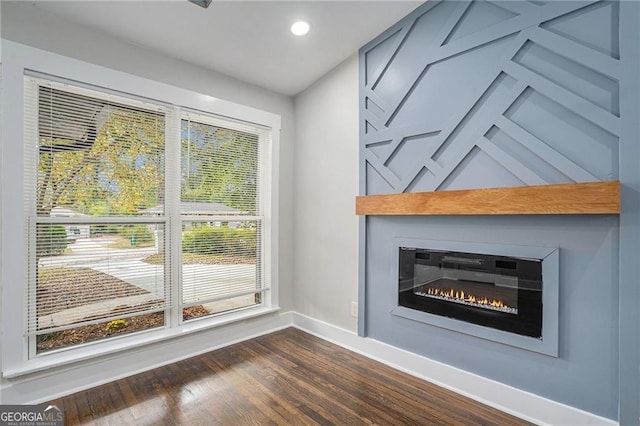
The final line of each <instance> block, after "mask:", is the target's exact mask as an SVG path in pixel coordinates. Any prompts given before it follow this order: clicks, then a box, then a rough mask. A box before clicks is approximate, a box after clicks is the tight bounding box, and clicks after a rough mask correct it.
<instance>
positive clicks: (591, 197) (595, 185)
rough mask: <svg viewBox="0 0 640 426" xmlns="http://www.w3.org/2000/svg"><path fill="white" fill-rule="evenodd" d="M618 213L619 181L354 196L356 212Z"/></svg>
mask: <svg viewBox="0 0 640 426" xmlns="http://www.w3.org/2000/svg"><path fill="white" fill-rule="evenodd" d="M619 213H620V182H619V181H609V182H587V183H569V184H558V185H539V186H517V187H507V188H486V189H465V190H456V191H436V192H412V193H403V194H388V195H363V196H358V197H356V214H357V215H398V216H400V215H403V216H407V215H524V214H619Z"/></svg>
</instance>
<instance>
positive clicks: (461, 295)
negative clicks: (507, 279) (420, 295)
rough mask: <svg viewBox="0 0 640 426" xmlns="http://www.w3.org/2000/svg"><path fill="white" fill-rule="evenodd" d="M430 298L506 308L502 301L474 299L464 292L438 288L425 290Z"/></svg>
mask: <svg viewBox="0 0 640 426" xmlns="http://www.w3.org/2000/svg"><path fill="white" fill-rule="evenodd" d="M427 294H428V295H430V296H443V297H447V298H449V299H458V300H461V301H463V302H469V303H475V304H477V305H488V306H493V307H494V308H508V306H507V305H506V304H505V303H504V302H503V301H502V300H495V299H488V298H486V297H476V296H474V295H472V294H465V292H464V291H462V290H460V291H454V290H453V289H451V290H440V289H439V288H430V289H428V290H427Z"/></svg>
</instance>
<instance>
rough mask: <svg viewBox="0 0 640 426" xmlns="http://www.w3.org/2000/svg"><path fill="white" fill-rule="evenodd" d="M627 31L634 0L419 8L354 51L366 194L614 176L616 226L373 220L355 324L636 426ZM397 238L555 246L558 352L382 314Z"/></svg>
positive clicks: (635, 21)
mask: <svg viewBox="0 0 640 426" xmlns="http://www.w3.org/2000/svg"><path fill="white" fill-rule="evenodd" d="M620 22H625V24H624V25H625V26H624V27H622V26H621V25H622V24H621V23H620ZM638 28H640V5H638V4H637V2H617V1H505V2H501V1H492V2H488V1H472V2H461V1H460V2H458V1H455V2H454V1H445V2H432V1H429V2H427V3H425V4H424V5H423V6H422V7H421V8H419V9H418V10H416V11H415V12H414V13H412V14H411V15H409V16H408V17H407V18H406V19H404V20H402V21H401V22H399V23H398V24H397V25H396V26H394V27H393V28H391V29H390V30H388V31H387V32H386V33H385V34H384V35H383V36H381V37H380V38H379V39H376V40H373V41H372V42H371V43H369V44H367V45H366V46H364V47H363V48H362V49H361V57H360V58H361V67H362V69H361V75H362V74H363V73H366V75H367V78H366V79H364V78H362V77H361V82H360V96H361V100H360V105H361V111H360V113H361V114H360V116H361V133H360V154H361V155H360V159H361V160H360V161H361V165H360V167H361V177H362V179H364V182H361V190H362V193H363V194H383V193H401V192H417V191H434V190H450V189H461V188H483V187H504V186H513V185H539V184H553V183H570V182H589V181H601V180H613V179H620V180H621V182H622V184H623V187H622V215H621V218H620V220H621V221H622V223H623V228H624V229H622V230H621V229H620V224H619V222H618V218H616V217H581V216H578V217H545V216H537V217H452V218H447V217H429V218H427V217H368V218H367V219H366V222H365V221H363V223H366V225H365V226H363V228H361V233H362V235H361V244H365V241H366V246H365V250H363V251H364V256H363V259H364V260H362V265H361V274H362V275H363V278H362V280H363V282H362V284H361V287H360V289H361V291H364V295H363V296H361V297H362V298H363V299H361V304H362V305H363V306H365V309H363V310H361V312H362V314H361V315H362V316H361V318H360V322H361V327H360V328H359V330H360V332H361V333H364V332H365V331H366V333H367V335H369V336H371V337H374V338H376V339H379V340H381V341H384V342H387V343H390V344H393V345H396V346H399V347H402V348H405V349H408V350H410V351H413V352H416V353H419V354H423V355H426V356H428V357H430V358H433V359H436V360H439V361H442V362H445V363H447V364H450V365H454V366H456V367H459V368H463V369H465V370H468V371H471V372H474V373H477V374H480V375H483V376H486V377H490V378H493V379H495V380H498V381H501V382H503V383H506V384H509V385H512V386H515V387H517V388H520V389H524V390H527V391H531V392H534V393H537V394H540V395H542V396H545V397H548V398H551V399H554V400H557V401H560V402H563V403H566V404H569V405H572V406H575V407H579V408H582V409H584V410H587V411H590V412H594V413H596V414H600V415H602V416H605V417H609V418H612V419H620V420H621V421H622V420H625V421H626V422H627V423H628V422H633V423H636V422H638V421H640V418H639V417H638V415H639V413H638V404H637V402H638V401H639V400H640V365H639V364H640V361H639V358H640V354H639V351H638V349H637V348H638V341H639V340H640V339H639V336H638V333H637V329H638V322H639V320H638V317H639V316H640V314H638V310H637V306H638V304H640V300H638V299H640V296H639V295H640V291H639V290H638V286H637V276H638V274H637V273H635V272H637V271H638V266H637V265H638V263H639V262H637V261H636V262H633V260H630V259H632V258H634V257H633V256H635V259H636V260H637V253H638V252H640V238H637V235H638V232H640V231H638V230H637V229H635V228H633V226H634V225H637V223H638V221H639V220H640V219H639V217H640V213H638V212H640V204H638V200H639V198H638V193H639V192H640V191H639V190H638V187H639V186H640V170H639V169H640V167H638V163H639V161H640V158H639V157H640V156H639V155H638V150H639V149H640V148H638V145H639V142H638V141H639V140H640V124H638V123H639V121H638V116H639V110H640V100H639V98H640V93H639V92H640V88H639V82H638V73H639V72H640V53H639V51H640V49H639V47H640V46H639V44H640V35H639V34H638V31H639V30H638ZM620 34H623V35H622V36H621V35H620ZM396 237H416V238H425V239H444V240H447V239H449V240H453V241H471V242H474V241H475V242H487V243H496V244H523V245H543V246H549V245H557V246H558V247H560V249H561V253H562V255H561V258H560V269H561V271H562V272H561V282H560V328H559V333H560V354H559V358H558V359H550V358H549V357H546V356H543V355H540V354H533V353H530V352H528V351H524V350H521V349H515V348H510V347H505V346H504V345H500V344H498V343H495V342H490V341H486V340H483V339H478V338H474V337H471V336H466V335H461V334H459V333H455V332H452V331H450V330H443V329H440V328H438V327H433V326H428V325H425V324H418V323H416V322H415V321H411V320H407V319H406V318H399V317H397V316H393V315H391V314H390V311H391V310H392V309H393V308H395V307H396V304H395V302H396V294H395V291H396V290H395V283H390V282H389V280H388V278H387V277H389V276H390V275H393V273H394V271H396V269H397V265H395V264H394V263H393V262H392V261H391V259H389V256H388V249H389V245H390V244H391V242H390V241H391V240H392V239H393V238H396ZM634 238H635V239H634ZM364 277H366V280H365V278H364ZM618 333H620V336H622V337H623V338H624V340H620V341H619V340H618ZM532 372H534V374H532Z"/></svg>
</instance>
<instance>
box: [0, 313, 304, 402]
mask: <svg viewBox="0 0 640 426" xmlns="http://www.w3.org/2000/svg"><path fill="white" fill-rule="evenodd" d="M291 325H292V313H291V312H284V313H275V314H270V315H264V316H260V317H257V318H251V319H247V320H243V321H239V322H236V323H233V324H228V325H225V326H222V327H217V328H211V329H207V330H203V331H201V332H196V333H193V334H189V335H185V336H183V337H177V338H174V339H171V340H165V341H162V342H158V343H153V344H148V345H144V346H141V347H138V348H135V349H130V350H126V351H122V352H118V353H113V354H109V355H106V356H101V357H97V358H94V359H89V360H86V361H82V362H78V363H74V364H73V365H65V366H61V367H59V368H52V369H49V370H45V371H39V372H36V373H33V374H27V375H21V376H19V377H16V378H9V379H4V380H3V386H2V389H0V395H1V396H2V400H1V401H0V403H2V404H39V403H42V402H46V401H51V400H52V399H56V398H60V397H63V396H66V395H70V394H73V393H76V392H80V391H83V390H86V389H89V388H92V387H95V386H100V385H102V384H105V383H109V382H112V381H114V380H118V379H121V378H124V377H128V376H132V375H134V374H138V373H142V372H144V371H148V370H151V369H154V368H157V367H162V366H163V365H167V364H171V363H174V362H178V361H181V360H184V359H186V358H190V357H193V356H196V355H200V354H203V353H206V352H210V351H213V350H216V349H219V348H222V347H225V346H229V345H232V344H234V343H238V342H241V341H244V340H249V339H252V338H254V337H258V336H261V335H264V334H268V333H272V332H274V331H278V330H281V329H283V328H287V327H290V326H291Z"/></svg>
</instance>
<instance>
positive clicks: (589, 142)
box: [361, 1, 620, 194]
mask: <svg viewBox="0 0 640 426" xmlns="http://www.w3.org/2000/svg"><path fill="white" fill-rule="evenodd" d="M618 9H619V6H618V4H617V3H616V2H595V3H594V2H580V1H568V2H565V1H556V2H549V3H540V4H539V5H538V4H537V3H533V4H532V3H530V2H484V1H483V2H475V1H474V2H441V3H437V4H435V5H429V4H427V5H425V6H424V7H423V8H422V9H418V10H417V11H416V12H415V13H413V14H412V15H410V16H409V17H407V18H406V19H405V20H403V21H401V22H400V23H399V24H398V25H397V26H396V27H394V28H393V29H392V30H391V31H389V32H388V34H386V35H385V36H383V37H381V38H380V39H379V40H374V41H373V42H372V43H370V44H369V45H367V46H365V47H364V48H363V49H362V51H361V55H362V56H361V58H362V66H363V67H364V69H365V74H366V76H367V79H366V80H365V81H363V82H362V87H361V96H363V97H364V101H365V106H366V107H365V108H364V109H363V111H361V116H362V119H363V129H364V132H363V139H362V141H361V153H362V158H363V159H364V158H366V159H367V160H369V165H370V167H372V168H373V169H375V170H376V171H377V172H378V174H379V175H381V176H385V177H386V178H385V180H386V181H387V186H386V187H384V186H383V187H380V188H379V190H380V191H381V192H375V191H376V189H374V188H373V187H371V188H370V189H371V190H372V191H374V192H369V189H368V190H367V191H368V192H367V194H375V193H388V192H411V191H425V190H438V189H440V190H442V189H447V188H448V189H450V188H459V187H469V185H470V184H472V185H473V187H476V188H482V187H488V186H493V185H496V184H499V182H496V179H495V177H494V176H487V179H483V178H482V176H478V177H477V178H476V179H474V181H473V182H472V183H471V182H469V181H468V179H467V178H466V174H465V173H462V172H461V169H470V168H471V169H474V170H478V169H484V168H486V167H489V164H490V163H495V164H499V167H500V168H503V169H504V170H506V171H507V174H505V175H504V176H505V177H507V176H509V175H513V177H508V179H507V181H505V182H504V185H515V184H521V183H522V182H524V183H525V184H539V183H566V182H587V181H596V180H612V179H617V178H618V175H619V172H618V156H619V154H618V153H619V133H620V117H619V102H620V91H619V78H620V66H619V60H618V58H619V46H618V44H619V43H618V37H617V32H618V21H617V20H618V14H619V10H618ZM505 117H506V118H507V119H508V120H505ZM509 121H511V122H514V123H515V124H517V126H513V125H512V123H509ZM495 128H498V129H500V130H501V131H502V132H504V133H506V134H507V135H508V139H511V140H513V141H515V143H516V144H517V146H515V147H512V146H510V145H505V143H506V141H507V138H501V139H500V141H499V142H498V143H493V144H490V143H488V142H487V139H488V140H491V138H490V137H487V136H488V133H490V132H491V131H492V129H495ZM493 131H494V134H493V135H492V136H493V137H495V135H496V133H495V130H493ZM423 134H431V135H434V137H432V138H428V139H429V140H428V141H427V140H426V139H425V140H423V142H424V143H423V146H422V147H418V146H416V144H403V141H405V140H406V138H415V137H417V136H418V135H423ZM385 141H390V143H389V144H388V146H387V149H379V148H380V145H379V143H381V142H385ZM409 146H410V147H411V148H409ZM523 148H524V149H526V150H528V151H529V152H530V153H526V152H525V151H523ZM403 150H407V151H408V150H411V152H410V153H407V155H404V156H403V155H401V154H400V152H399V151H403ZM369 151H374V152H369ZM369 154H373V157H370V156H369ZM392 156H393V158H391V157H392ZM488 158H491V160H488ZM471 162H475V163H477V164H470V163H471ZM456 180H460V182H456ZM499 186H500V185H499ZM376 187H379V186H376Z"/></svg>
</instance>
